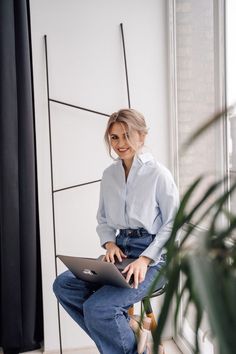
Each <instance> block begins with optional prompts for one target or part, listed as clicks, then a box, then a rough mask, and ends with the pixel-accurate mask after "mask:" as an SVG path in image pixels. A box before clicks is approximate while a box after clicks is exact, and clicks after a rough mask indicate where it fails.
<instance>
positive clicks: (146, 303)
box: [142, 298, 165, 354]
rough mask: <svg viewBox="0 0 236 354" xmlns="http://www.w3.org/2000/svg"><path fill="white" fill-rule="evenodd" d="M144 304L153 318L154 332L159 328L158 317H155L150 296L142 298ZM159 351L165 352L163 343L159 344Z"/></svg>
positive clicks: (146, 310) (149, 315)
mask: <svg viewBox="0 0 236 354" xmlns="http://www.w3.org/2000/svg"><path fill="white" fill-rule="evenodd" d="M142 304H143V307H144V310H145V313H146V315H147V317H149V318H150V319H151V328H150V329H151V331H152V332H153V331H154V330H155V329H156V328H157V322H156V319H155V317H154V313H153V310H152V305H151V301H150V299H148V298H144V299H143V300H142ZM159 353H160V354H165V350H164V347H163V344H162V343H160V345H159Z"/></svg>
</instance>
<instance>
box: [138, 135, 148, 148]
mask: <svg viewBox="0 0 236 354" xmlns="http://www.w3.org/2000/svg"><path fill="white" fill-rule="evenodd" d="M139 137H140V143H141V146H143V145H144V142H145V138H146V134H145V133H139Z"/></svg>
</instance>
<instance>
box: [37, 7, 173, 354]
mask: <svg viewBox="0 0 236 354" xmlns="http://www.w3.org/2000/svg"><path fill="white" fill-rule="evenodd" d="M30 9H31V27H32V47H33V70H34V90H35V110H36V138H37V166H38V183H39V211H40V232H41V252H42V273H43V301H44V328H45V343H44V344H45V351H49V350H58V348H59V337H58V319H57V303H56V299H55V297H54V295H53V293H52V283H53V280H54V278H55V265H54V233H53V213H52V193H51V172H50V171H51V170H50V154H49V152H50V148H49V130H48V105H47V90H46V68H45V50H44V40H43V36H44V35H45V34H46V35H47V41H48V62H49V86H50V98H52V99H56V100H61V101H64V102H68V103H71V104H75V105H78V106H82V107H86V108H89V109H93V110H97V111H101V112H104V113H107V114H110V113H112V112H113V111H115V110H117V109H119V108H121V107H127V105H128V103H127V94H126V82H125V72H124V62H123V52H122V42H121V33H120V26H119V25H120V23H121V22H122V23H123V25H124V31H125V39H126V51H127V60H128V69H129V82H130V94H131V106H132V107H133V108H136V109H137V110H140V111H141V112H142V113H143V114H144V115H145V117H146V120H147V123H148V126H149V127H150V133H149V138H148V141H147V144H148V146H149V147H150V148H151V150H152V152H153V154H154V156H155V157H156V158H157V159H158V160H159V161H160V162H162V163H164V164H165V165H167V166H169V161H170V156H169V143H170V134H169V132H168V88H167V81H168V75H167V68H168V61H167V43H168V38H167V20H166V19H167V16H166V1H165V0H149V1H147V0H100V1H92V0H50V1H46V0H31V1H30ZM50 111H51V123H52V155H53V160H52V162H53V182H54V190H57V189H60V188H65V187H68V186H71V185H75V184H82V183H87V182H90V181H94V180H98V179H100V178H101V174H102V171H103V169H104V168H105V166H107V165H108V164H110V163H111V161H110V159H109V157H108V155H107V154H106V151H105V148H104V144H103V133H104V128H105V125H106V121H107V118H106V117H104V116H100V115H97V114H94V113H88V112H85V111H82V110H76V109H73V108H69V107H65V106H62V105H58V104H56V103H51V104H50ZM98 194H99V183H94V184H87V185H83V186H80V187H77V188H75V189H69V190H65V191H61V192H56V193H54V194H53V198H54V206H55V240H56V252H57V253H64V254H73V255H83V256H91V257H93V256H97V255H98V254H100V253H102V252H103V251H102V249H101V248H100V246H99V242H98V237H97V235H96V232H95V227H96V219H95V215H96V210H97V204H98ZM58 267H59V271H62V269H63V267H62V265H61V264H58ZM60 312H61V333H62V344H63V349H68V348H83V347H86V346H89V345H91V344H92V343H91V341H90V340H89V339H88V338H87V336H86V335H85V334H84V333H83V332H82V331H81V330H80V329H79V328H78V326H77V325H75V324H74V323H73V321H72V320H71V319H70V318H69V317H68V315H67V314H66V313H65V312H64V311H63V310H61V311H60Z"/></svg>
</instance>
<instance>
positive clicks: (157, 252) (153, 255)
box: [139, 246, 163, 266]
mask: <svg viewBox="0 0 236 354" xmlns="http://www.w3.org/2000/svg"><path fill="white" fill-rule="evenodd" d="M162 250H163V248H157V247H156V246H155V247H150V248H149V247H148V248H146V249H145V250H144V251H143V252H142V253H141V254H140V256H145V257H148V258H150V259H152V262H151V263H150V264H149V265H150V266H154V265H156V264H158V263H159V261H160V257H161V254H162ZM140 256H139V257H140Z"/></svg>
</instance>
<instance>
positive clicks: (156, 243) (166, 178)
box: [141, 171, 179, 265]
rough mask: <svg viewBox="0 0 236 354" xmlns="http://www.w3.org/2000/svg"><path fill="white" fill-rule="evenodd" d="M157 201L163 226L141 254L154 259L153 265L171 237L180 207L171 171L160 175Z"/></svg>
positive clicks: (157, 186)
mask: <svg viewBox="0 0 236 354" xmlns="http://www.w3.org/2000/svg"><path fill="white" fill-rule="evenodd" d="M156 201H157V203H158V206H159V209H160V213H161V219H162V226H161V227H160V229H159V231H158V233H157V234H156V237H155V238H154V240H153V242H152V243H151V244H150V245H149V246H148V247H147V248H146V249H145V251H144V252H143V253H142V254H141V256H146V257H148V258H151V259H152V260H153V262H152V263H151V265H154V264H156V263H157V262H158V261H159V258H160V256H161V253H162V251H163V247H164V245H165V243H166V242H167V240H168V239H169V237H170V234H171V231H172V226H173V221H174V218H175V215H176V212H177V210H178V207H179V192H178V189H177V187H176V184H175V182H174V179H173V177H172V175H171V173H170V172H169V171H165V172H164V173H161V174H160V175H159V176H158V179H157V185H156Z"/></svg>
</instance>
